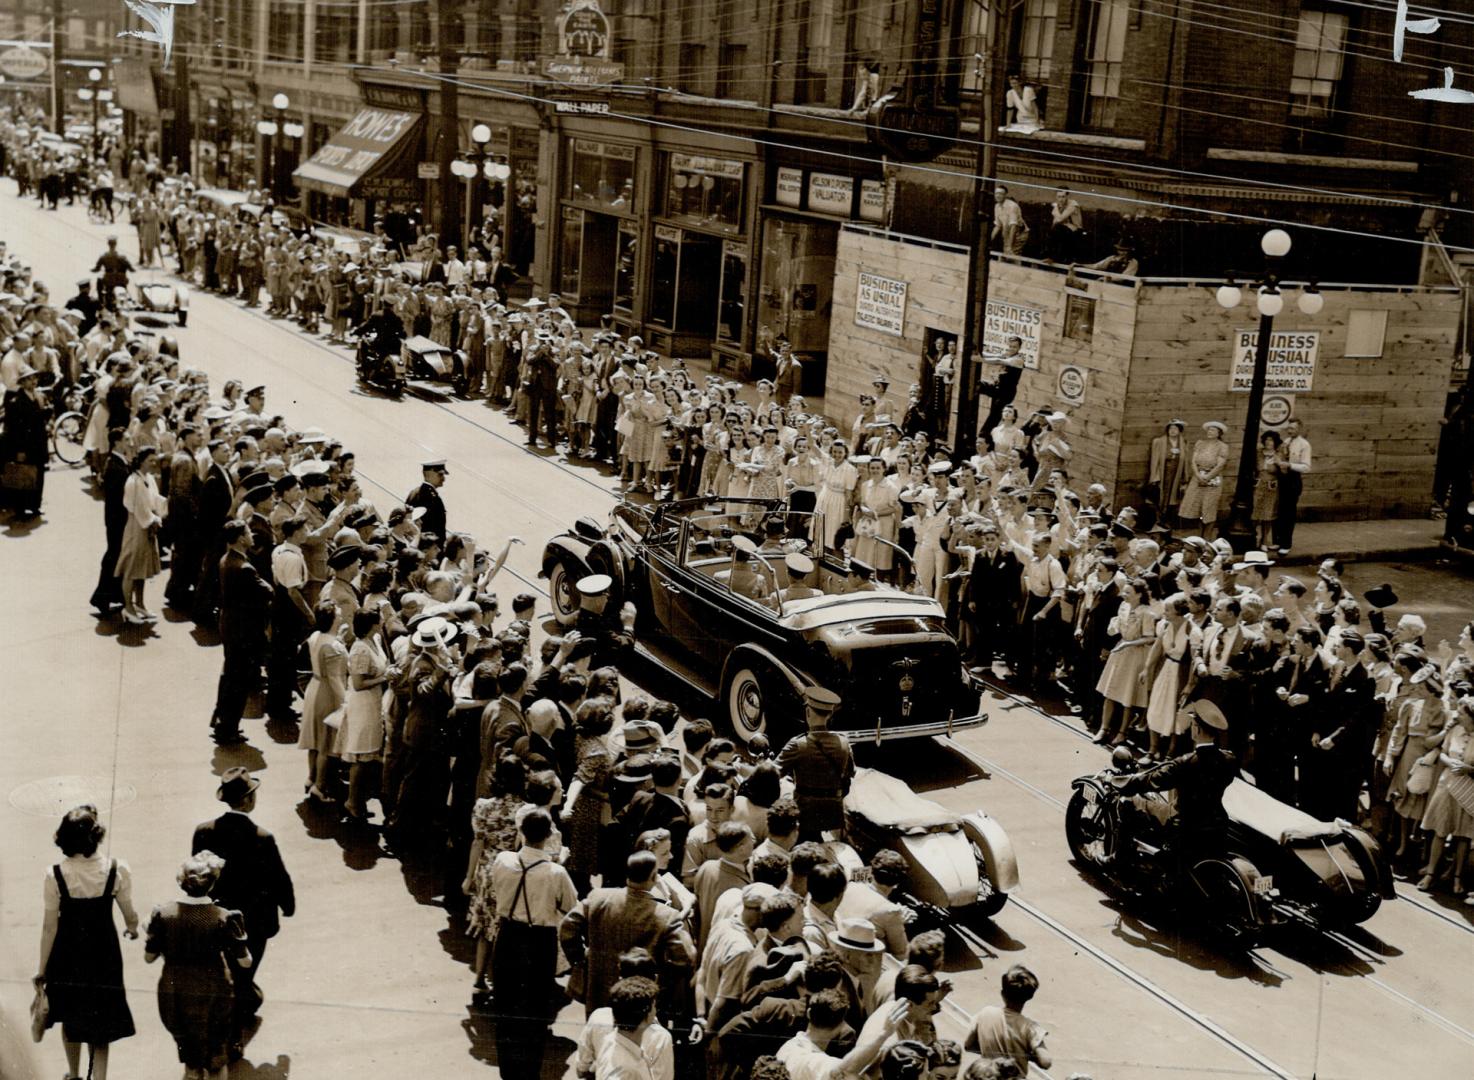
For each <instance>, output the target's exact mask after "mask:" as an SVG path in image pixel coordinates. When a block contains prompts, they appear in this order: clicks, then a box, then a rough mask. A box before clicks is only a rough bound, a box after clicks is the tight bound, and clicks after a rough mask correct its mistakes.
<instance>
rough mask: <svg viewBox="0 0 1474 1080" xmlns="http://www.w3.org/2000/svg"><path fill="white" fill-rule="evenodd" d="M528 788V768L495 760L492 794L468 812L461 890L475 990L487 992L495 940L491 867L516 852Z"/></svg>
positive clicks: (510, 759) (510, 758)
mask: <svg viewBox="0 0 1474 1080" xmlns="http://www.w3.org/2000/svg"><path fill="white" fill-rule="evenodd" d="M526 786H527V766H526V765H524V764H523V763H522V759H521V758H519V757H518V756H517V755H516V754H511V753H507V754H503V755H502V756H501V757H499V758H497V761H496V766H495V768H494V769H493V771H492V774H491V793H490V795H488V796H487V797H486V798H484V799H477V800H476V805H475V807H473V808H472V810H471V835H472V837H473V839H472V841H471V857H470V860H469V861H468V862H467V864H466V880H465V881H464V882H462V883H461V891H462V892H464V893H465V894H466V895H467V896H468V897H470V899H471V903H470V906H469V908H468V909H467V911H466V936H467V937H471V938H475V939H476V981H475V983H474V986H475V988H476V989H477V990H485V989H486V962H487V960H488V959H489V958H490V956H491V943H492V942H493V941H495V940H496V920H497V912H496V891H495V889H493V888H492V883H491V864H492V863H493V862H494V861H495V859H496V857H497V855H498V854H500V853H501V852H503V851H516V850H517V847H518V840H517V810H518V808H519V807H521V805H522V797H523V794H524V791H525V789H526Z"/></svg>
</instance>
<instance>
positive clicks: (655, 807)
mask: <svg viewBox="0 0 1474 1080" xmlns="http://www.w3.org/2000/svg"><path fill="white" fill-rule="evenodd" d="M681 775H682V770H681V759H680V758H679V757H675V756H673V755H669V754H667V755H661V756H657V757H656V759H655V763H654V764H653V765H652V766H651V769H650V780H651V782H652V783H653V784H654V790H653V791H637V792H635V793H634V794H633V795H631V796H630V801H629V802H628V803H627V804H625V808H624V809H623V810H622V811H620V814H619V823H620V826H621V828H622V830H623V834H624V836H625V837H626V838H627V841H628V846H629V849H631V850H633V848H634V846H635V842H636V841H637V840H639V838H640V834H641V833H646V832H650V831H651V830H652V829H665V830H667V831H668V832H669V833H670V862H671V865H672V866H684V865H685V859H686V837H687V835H688V834H689V833H690V832H691V812H690V810H688V809H687V807H686V804H685V802H683V801H682V800H681Z"/></svg>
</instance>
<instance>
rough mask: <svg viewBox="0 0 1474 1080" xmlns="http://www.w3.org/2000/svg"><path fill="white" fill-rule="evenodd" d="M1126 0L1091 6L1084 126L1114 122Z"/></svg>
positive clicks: (1127, 14) (1106, 0)
mask: <svg viewBox="0 0 1474 1080" xmlns="http://www.w3.org/2000/svg"><path fill="white" fill-rule="evenodd" d="M1129 19H1130V3H1129V0H1098V2H1097V3H1095V4H1092V5H1091V8H1090V33H1089V35H1088V36H1087V38H1086V44H1085V63H1086V72H1085V101H1084V115H1083V117H1082V119H1083V121H1084V124H1085V126H1086V127H1092V128H1110V127H1114V126H1115V123H1116V106H1117V104H1118V103H1119V102H1120V100H1121V64H1122V61H1124V60H1125V58H1126V24H1127V22H1128V20H1129Z"/></svg>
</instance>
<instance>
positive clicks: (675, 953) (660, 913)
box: [558, 851, 696, 1015]
mask: <svg viewBox="0 0 1474 1080" xmlns="http://www.w3.org/2000/svg"><path fill="white" fill-rule="evenodd" d="M657 873H658V868H657V862H656V858H655V855H654V853H652V852H649V851H637V852H635V853H634V854H633V855H631V856H630V857H629V860H628V862H627V863H626V868H625V885H624V888H622V889H595V890H594V891H593V892H591V893H590V894H589V895H588V896H587V897H585V898H584V899H583V900H581V901H579V904H578V906H577V907H575V908H574V909H573V910H572V911H570V912H569V913H568V914H567V915H566V916H565V917H564V919H563V922H562V925H560V926H559V928H558V939H559V942H560V944H561V945H562V947H563V954H564V955H565V956H566V957H567V958H568V962H569V963H570V964H571V965H572V966H573V974H572V975H571V976H570V977H569V978H570V981H571V982H572V983H573V985H574V986H575V987H581V988H582V996H583V1005H584V1014H585V1015H588V1014H589V1013H592V1012H593V1011H594V1010H595V1009H598V1008H601V1007H603V1006H605V1005H607V1004H609V988H610V987H611V986H612V985H613V984H614V981H615V977H616V975H617V973H618V970H619V956H620V954H621V953H623V952H626V951H628V950H629V949H632V948H636V947H639V948H643V949H648V950H649V951H650V955H651V956H653V957H654V958H655V960H656V962H657V963H659V964H660V965H661V971H662V977H661V982H660V987H661V996H662V997H672V998H673V997H675V996H676V995H679V994H680V993H681V987H682V985H683V984H684V983H685V981H686V978H687V977H689V974H690V969H691V967H692V965H693V964H694V963H695V960H696V949H695V947H694V946H693V945H692V944H691V936H690V935H689V934H688V933H686V929H685V927H684V926H683V925H682V923H681V915H680V912H678V911H677V910H676V909H675V908H673V907H671V906H670V905H668V904H664V903H660V902H658V901H657V900H656V899H655V897H654V896H652V895H651V893H650V889H651V886H653V885H654V883H655V878H656V875H657ZM667 973H668V976H667Z"/></svg>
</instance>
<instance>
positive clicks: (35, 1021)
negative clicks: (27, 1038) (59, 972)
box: [31, 983, 51, 1042]
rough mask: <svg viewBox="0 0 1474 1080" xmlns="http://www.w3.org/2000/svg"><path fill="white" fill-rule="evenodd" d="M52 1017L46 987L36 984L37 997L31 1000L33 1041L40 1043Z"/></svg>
mask: <svg viewBox="0 0 1474 1080" xmlns="http://www.w3.org/2000/svg"><path fill="white" fill-rule="evenodd" d="M50 1017H51V1002H49V1001H47V1000H46V986H45V984H44V983H37V984H36V996H35V997H33V998H31V1041H32V1042H40V1041H41V1036H42V1035H44V1034H45V1033H46V1029H47V1027H48V1026H50V1025H49V1024H48V1021H49V1019H50Z"/></svg>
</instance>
